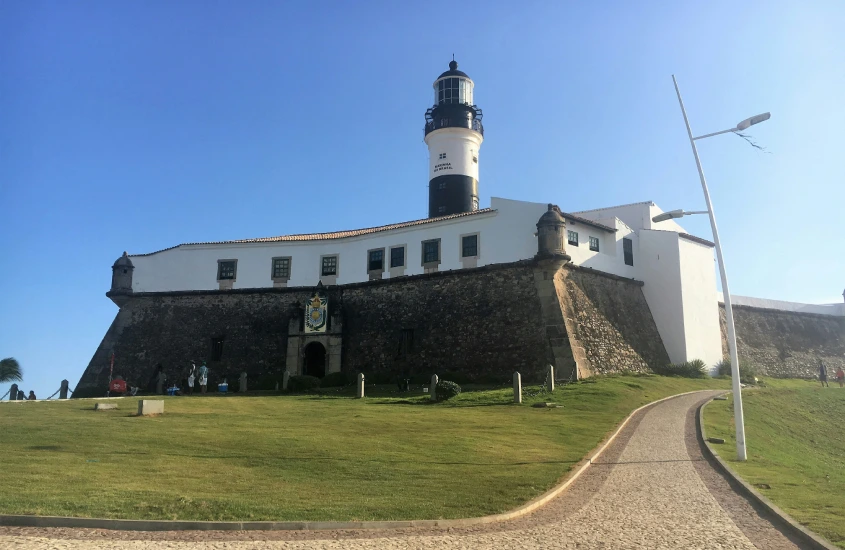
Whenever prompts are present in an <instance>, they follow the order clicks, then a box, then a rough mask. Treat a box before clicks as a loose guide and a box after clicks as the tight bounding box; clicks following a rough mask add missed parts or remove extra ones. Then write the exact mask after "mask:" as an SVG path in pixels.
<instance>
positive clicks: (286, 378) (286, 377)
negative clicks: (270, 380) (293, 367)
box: [282, 371, 290, 390]
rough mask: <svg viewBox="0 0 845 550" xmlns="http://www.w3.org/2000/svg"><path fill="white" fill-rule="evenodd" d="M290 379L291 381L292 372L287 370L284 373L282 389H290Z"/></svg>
mask: <svg viewBox="0 0 845 550" xmlns="http://www.w3.org/2000/svg"><path fill="white" fill-rule="evenodd" d="M289 381H290V373H289V372H288V371H285V373H284V374H283V375H282V389H283V390H287V389H288V382H289Z"/></svg>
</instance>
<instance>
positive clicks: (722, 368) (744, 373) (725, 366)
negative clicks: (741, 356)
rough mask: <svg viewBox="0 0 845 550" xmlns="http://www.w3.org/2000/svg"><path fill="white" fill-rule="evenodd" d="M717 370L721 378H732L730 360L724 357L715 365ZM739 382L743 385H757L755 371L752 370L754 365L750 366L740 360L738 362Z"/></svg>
mask: <svg viewBox="0 0 845 550" xmlns="http://www.w3.org/2000/svg"><path fill="white" fill-rule="evenodd" d="M716 366H717V367H718V369H719V374H720V375H722V376H732V371H731V358H730V357H725V358H724V359H722V360H721V361H719V363H718V364H717V365H716ZM739 381H740V382H742V383H743V384H756V383H757V369H756V368H754V365H750V364H748V363H745V362H743V361H742V360H740V362H739Z"/></svg>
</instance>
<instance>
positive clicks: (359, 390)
mask: <svg viewBox="0 0 845 550" xmlns="http://www.w3.org/2000/svg"><path fill="white" fill-rule="evenodd" d="M356 378H357V379H358V380H357V384H356V385H355V386H356V389H355V397H357V398H358V399H361V398H362V397H364V373H363V372H359V373H358V376H357V377H356Z"/></svg>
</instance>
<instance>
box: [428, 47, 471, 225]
mask: <svg viewBox="0 0 845 550" xmlns="http://www.w3.org/2000/svg"><path fill="white" fill-rule="evenodd" d="M474 87H475V84H474V83H473V81H472V79H470V77H469V76H467V74H466V73H464V72H463V71H459V70H458V64H457V63H456V62H455V61H454V60H452V62H451V63H449V70H448V71H446V72H444V73H443V74H441V75H440V76H438V77H437V80H435V81H434V106H433V107H431V108H429V109H428V110H427V111H426V112H425V143H426V145H428V157H429V158H428V217H429V218H436V217H438V216H448V215H449V214H460V213H462V212H472V211H473V210H478V150H479V149H480V148H481V142H482V141H484V127H483V126H482V125H481V117H482V113H481V109H479V108H478V107H476V106H475V105H474V104H473V99H472V98H473V88H474Z"/></svg>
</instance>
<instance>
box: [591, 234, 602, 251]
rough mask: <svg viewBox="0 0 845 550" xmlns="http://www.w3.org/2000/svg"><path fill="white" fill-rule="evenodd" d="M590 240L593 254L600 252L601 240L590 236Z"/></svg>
mask: <svg viewBox="0 0 845 550" xmlns="http://www.w3.org/2000/svg"><path fill="white" fill-rule="evenodd" d="M589 239H590V250H591V251H592V252H600V249H601V239H599V238H598V237H593V236H592V235H589ZM594 245H595V246H594Z"/></svg>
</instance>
